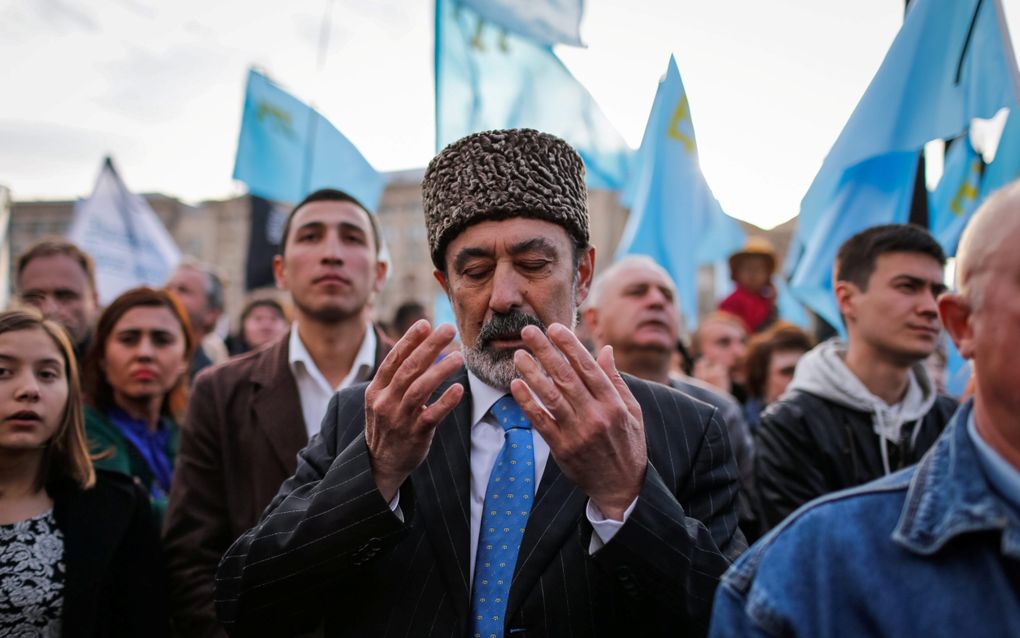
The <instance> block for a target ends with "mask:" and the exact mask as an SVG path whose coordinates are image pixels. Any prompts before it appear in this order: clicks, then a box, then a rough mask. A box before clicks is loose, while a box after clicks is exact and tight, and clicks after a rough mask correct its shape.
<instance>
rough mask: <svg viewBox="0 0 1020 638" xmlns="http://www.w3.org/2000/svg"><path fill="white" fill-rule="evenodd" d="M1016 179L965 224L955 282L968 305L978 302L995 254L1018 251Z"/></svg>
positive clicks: (1019, 205)
mask: <svg viewBox="0 0 1020 638" xmlns="http://www.w3.org/2000/svg"><path fill="white" fill-rule="evenodd" d="M1018 231H1020V180H1018V181H1016V182H1013V183H1012V184H1010V185H1009V186H1006V187H1004V188H1002V189H1000V190H999V191H997V192H996V193H995V194H994V195H992V196H991V197H990V198H988V200H987V201H986V202H985V203H984V204H982V205H981V207H980V208H979V209H978V210H977V212H976V213H974V217H973V218H972V219H971V221H970V223H969V224H967V228H966V230H964V232H963V237H962V238H961V239H960V245H959V248H958V250H957V251H956V284H957V288H959V290H960V293H961V294H963V295H964V296H965V297H966V298H967V299H968V301H969V302H970V303H971V305H972V306H974V307H977V306H979V305H980V304H981V300H982V297H983V291H984V286H985V285H986V284H987V282H988V277H987V275H988V274H989V272H990V271H992V270H993V269H994V267H995V264H996V260H995V257H996V255H1000V254H1001V252H1002V251H1003V250H1005V251H1015V250H1018V248H1017V246H1018V244H1017V240H1018V237H1020V232H1018Z"/></svg>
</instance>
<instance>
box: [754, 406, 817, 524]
mask: <svg viewBox="0 0 1020 638" xmlns="http://www.w3.org/2000/svg"><path fill="white" fill-rule="evenodd" d="M820 458H821V454H820V450H819V449H818V446H817V444H816V443H815V442H814V440H813V438H812V437H811V436H810V432H809V430H808V427H807V424H806V423H805V421H804V415H803V413H802V411H801V408H800V407H799V406H796V405H793V404H787V403H783V402H780V403H778V404H775V405H773V406H771V409H769V410H766V411H765V413H764V414H763V415H762V420H761V424H760V425H759V426H758V428H757V429H756V430H755V460H754V479H755V490H756V492H757V497H758V507H759V510H760V511H759V519H760V520H761V523H762V532H765V531H768V530H769V529H771V528H773V527H775V526H776V525H778V524H779V523H780V522H782V520H783V519H784V518H786V517H787V516H789V515H790V514H792V513H793V511H794V510H796V509H797V508H798V507H800V506H801V505H803V504H804V503H807V502H808V501H810V500H812V499H814V498H816V497H818V496H821V495H822V494H825V493H826V492H828V491H830V490H829V487H828V485H827V483H826V479H825V475H824V473H823V472H822V469H821V468H820V467H819V466H818V463H819V459H820Z"/></svg>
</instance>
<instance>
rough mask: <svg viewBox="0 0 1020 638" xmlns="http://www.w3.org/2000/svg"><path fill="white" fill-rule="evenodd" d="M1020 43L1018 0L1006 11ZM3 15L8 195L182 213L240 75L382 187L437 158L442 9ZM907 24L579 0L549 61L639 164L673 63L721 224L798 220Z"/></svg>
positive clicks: (240, 87)
mask: <svg viewBox="0 0 1020 638" xmlns="http://www.w3.org/2000/svg"><path fill="white" fill-rule="evenodd" d="M1003 4H1004V5H1005V10H1006V15H1007V19H1008V23H1009V25H1010V27H1011V31H1012V32H1014V33H1016V32H1017V30H1018V29H1020V0H1003ZM327 5H328V0H289V1H287V2H283V1H281V0H244V1H241V0H201V1H200V0H175V1H174V2H166V1H164V2H157V1H155V0H90V1H88V2H86V1H80V0H0V60H2V62H0V184H3V185H6V186H8V187H9V188H11V189H12V191H13V193H14V197H15V199H18V200H25V199H51V198H74V197H81V196H85V195H87V194H88V193H89V191H90V190H91V188H92V183H93V181H94V180H95V177H96V174H97V173H98V171H99V167H100V162H101V160H102V158H103V156H104V155H106V154H112V155H113V157H114V159H115V161H116V162H117V164H118V166H119V168H120V170H121V173H122V175H123V176H124V178H125V179H126V181H127V183H128V186H129V187H130V188H132V189H133V190H135V191H139V192H143V191H144V192H150V191H156V192H162V193H166V194H168V195H173V196H177V197H180V198H182V199H185V200H188V201H197V200H201V199H212V198H221V197H227V196H231V195H235V194H239V193H241V192H243V191H244V187H243V185H240V184H238V183H235V182H233V181H232V180H231V178H230V175H231V171H232V169H233V160H234V151H235V148H236V144H237V134H238V130H239V127H240V116H241V106H242V102H243V99H244V82H245V79H246V75H247V69H248V67H249V66H251V65H256V66H258V67H260V68H262V69H263V70H265V71H266V72H268V74H269V75H270V76H271V77H272V78H273V79H274V80H275V81H277V82H278V83H280V84H282V85H283V86H284V87H285V88H287V89H288V90H290V91H291V92H293V93H294V94H295V95H296V96H297V97H299V98H301V99H303V100H305V101H312V102H314V103H315V104H316V105H317V106H318V108H319V110H320V111H321V112H322V113H323V114H324V115H326V117H328V118H329V119H330V120H331V121H332V122H333V123H334V124H335V125H336V126H337V127H338V128H339V129H340V130H341V131H343V132H344V134H346V135H347V136H348V137H349V138H350V139H351V140H352V141H353V142H354V143H355V144H356V145H357V146H358V147H359V148H360V149H361V151H362V152H363V153H364V154H365V156H366V157H367V158H368V160H369V161H370V162H371V163H372V164H373V165H374V166H375V167H376V168H377V169H379V170H397V169H404V168H415V167H423V166H424V165H425V164H426V163H427V162H428V160H429V159H430V158H431V157H432V155H433V154H434V151H435V149H434V126H433V61H432V46H433V32H434V25H433V17H432V11H433V3H432V2H431V0H335V1H334V3H333V8H332V12H331V25H332V29H331V30H330V43H329V53H328V57H327V59H326V61H325V64H324V65H323V68H322V69H321V70H319V69H318V68H317V63H316V55H317V45H318V39H319V29H320V24H321V23H322V19H323V15H324V13H325V10H326V7H327ZM902 18H903V2H902V0H854V1H853V2H846V1H844V0H771V1H769V2H761V1H760V0H731V1H728V2H707V1H704V0H626V1H624V0H586V10H585V17H584V19H583V21H582V25H581V33H582V37H583V39H584V41H585V42H586V43H587V45H588V46H587V48H585V49H576V48H569V47H558V48H557V52H558V53H559V54H560V56H561V57H562V58H563V60H564V61H565V63H566V64H567V66H568V67H569V68H570V69H571V70H572V71H573V73H574V74H575V76H576V77H577V78H578V79H579V80H580V81H581V82H582V83H584V84H585V86H587V87H588V89H589V90H590V91H591V93H592V94H593V95H594V96H595V99H596V100H597V101H598V102H599V104H600V105H601V106H602V108H603V110H604V111H605V113H606V115H607V116H608V117H609V119H610V120H611V121H612V122H613V123H614V124H615V125H616V127H617V129H618V130H619V131H620V133H621V134H622V135H623V136H624V138H625V139H626V140H627V141H628V142H629V143H630V144H631V145H632V146H634V147H637V145H638V144H639V143H640V141H641V134H642V132H643V130H644V126H645V122H646V120H647V117H648V111H649V109H650V108H651V104H652V98H653V97H654V94H655V89H656V85H657V82H658V79H659V77H660V76H661V75H662V74H663V73H664V72H665V70H666V64H667V61H668V58H669V54H670V53H675V54H676V57H677V64H678V65H679V67H680V73H681V76H682V77H683V81H684V85H685V87H686V89H687V94H688V96H689V100H690V105H691V111H692V115H693V119H694V126H695V129H696V131H697V135H698V147H699V151H700V154H701V164H702V168H703V170H704V172H705V175H706V178H707V180H708V183H709V185H710V186H711V187H712V189H713V190H714V192H715V194H716V196H717V197H718V198H719V200H720V202H721V203H722V205H723V208H724V209H725V210H726V211H727V212H728V213H730V214H731V215H734V216H736V217H740V218H742V219H746V220H748V221H751V222H753V223H756V224H759V225H761V226H764V227H770V226H773V225H775V224H777V223H780V222H782V221H784V220H786V219H788V218H789V217H791V216H793V215H794V214H796V212H797V209H798V207H799V202H800V199H801V197H802V196H803V194H804V193H805V191H806V190H807V188H808V186H809V185H810V183H811V180H812V178H813V177H814V175H815V172H816V171H817V170H818V167H819V166H820V165H821V161H822V158H823V157H824V156H825V153H826V152H827V151H828V149H829V147H830V146H831V145H832V143H833V142H834V141H835V139H836V137H837V135H838V134H839V131H840V130H841V128H842V126H843V124H844V123H845V121H846V119H847V117H849V115H850V113H851V112H852V110H853V108H854V106H855V105H856V103H857V100H858V99H859V98H860V96H861V94H862V93H863V92H864V89H865V88H866V86H867V84H868V82H869V81H870V79H871V77H872V75H873V74H874V72H875V70H876V69H877V68H878V66H879V64H880V63H881V60H882V57H883V56H884V54H885V51H886V49H887V48H888V46H889V44H890V43H891V42H892V39H893V37H894V36H895V34H896V31H897V29H898V28H899V26H900V24H901V22H902Z"/></svg>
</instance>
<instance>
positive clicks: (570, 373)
mask: <svg viewBox="0 0 1020 638" xmlns="http://www.w3.org/2000/svg"><path fill="white" fill-rule="evenodd" d="M521 339H522V340H523V341H524V344H525V345H526V346H527V347H528V350H530V351H531V354H529V353H528V352H525V351H524V350H518V351H517V352H516V353H514V365H516V366H517V369H518V371H520V373H521V375H522V376H523V379H515V380H514V381H513V382H512V383H511V384H510V391H511V393H513V396H514V399H515V400H516V401H517V404H518V405H520V406H521V409H522V410H523V411H524V414H525V415H527V417H528V419H529V420H530V421H531V424H532V426H533V427H534V428H535V429H536V430H538V431H539V433H540V434H541V435H542V437H543V438H544V439H545V441H546V442H547V443H548V444H549V451H550V453H551V454H552V455H553V458H555V459H556V462H557V463H558V464H559V466H560V469H562V470H563V473H564V474H566V476H567V478H569V479H570V480H571V481H573V482H574V483H576V484H577V486H578V487H580V488H581V489H582V490H583V491H584V492H585V494H587V495H588V496H589V498H591V500H592V502H593V503H594V504H595V506H596V507H598V509H599V510H600V511H601V512H602V514H603V516H605V517H607V518H611V519H614V520H623V513H624V511H625V510H626V509H627V507H628V506H629V505H630V504H631V503H632V502H633V501H634V499H635V498H637V495H638V493H639V492H640V491H641V484H642V482H643V481H644V478H645V468H646V467H647V465H648V451H647V449H646V446H645V428H644V421H643V420H642V417H641V406H640V405H638V402H637V400H636V399H635V398H634V395H633V394H631V392H630V388H628V387H627V384H626V383H625V382H624V380H623V377H621V376H620V372H619V371H618V370H617V369H616V363H615V362H614V361H613V351H612V348H611V347H609V346H606V347H604V348H603V349H602V350H601V351H600V352H599V354H598V359H597V360H596V359H593V358H592V356H591V355H590V354H589V353H588V351H587V350H585V348H584V346H583V345H581V342H580V341H578V339H577V337H576V336H574V333H573V332H571V331H570V330H569V329H568V328H567V327H565V326H563V325H561V324H558V323H554V324H552V325H551V326H549V330H548V333H547V334H543V333H542V331H541V330H540V329H539V328H537V327H535V326H528V327H526V328H524V330H522V331H521ZM532 392H533V393H534V396H532ZM535 396H537V397H538V398H539V399H540V400H541V402H542V403H543V404H544V405H545V408H544V409H543V407H542V405H540V404H539V403H538V401H536V400H535V398H534V397H535Z"/></svg>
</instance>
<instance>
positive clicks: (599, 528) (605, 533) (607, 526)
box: [584, 497, 637, 554]
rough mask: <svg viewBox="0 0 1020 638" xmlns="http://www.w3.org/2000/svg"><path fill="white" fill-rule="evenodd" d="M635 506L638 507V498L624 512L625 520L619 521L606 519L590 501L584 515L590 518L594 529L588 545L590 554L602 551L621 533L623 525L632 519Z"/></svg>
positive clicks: (589, 520)
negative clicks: (631, 514) (631, 515)
mask: <svg viewBox="0 0 1020 638" xmlns="http://www.w3.org/2000/svg"><path fill="white" fill-rule="evenodd" d="M635 505H637V497H635V498H634V500H633V501H631V502H630V505H628V506H627V509H625V510H623V520H622V521H617V520H613V519H611V518H606V517H605V515H603V514H602V511H601V510H600V509H599V508H598V506H597V505H595V503H594V502H592V500H591V499H588V507H587V508H586V509H585V512H584V513H585V515H586V516H587V517H588V522H589V523H591V528H592V535H591V542H590V543H589V544H588V553H589V554H594V553H595V552H597V551H599V550H600V549H602V548H603V547H604V546H605V544H606V543H608V542H609V541H611V540H613V537H614V536H616V533H617V532H619V531H620V528H621V527H623V524H624V523H626V522H627V519H628V518H630V513H631V512H633V511H634V506H635Z"/></svg>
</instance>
